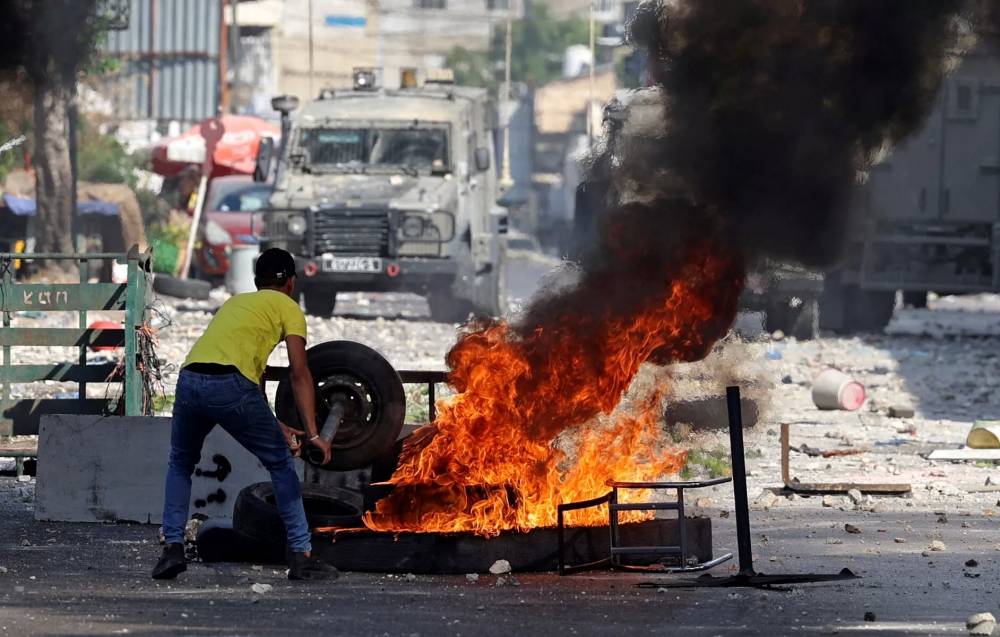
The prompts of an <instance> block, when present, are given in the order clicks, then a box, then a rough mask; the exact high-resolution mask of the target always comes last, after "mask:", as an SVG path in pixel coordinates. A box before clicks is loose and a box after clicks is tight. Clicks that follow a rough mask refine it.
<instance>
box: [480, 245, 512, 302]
mask: <svg viewBox="0 0 1000 637" xmlns="http://www.w3.org/2000/svg"><path fill="white" fill-rule="evenodd" d="M480 285H482V289H484V290H485V293H484V294H483V295H482V299H481V300H480V301H479V304H478V305H477V306H476V308H475V314H476V315H477V316H484V317H488V318H500V317H502V316H503V315H504V313H506V311H507V249H506V248H505V247H501V248H500V251H499V253H498V256H497V261H496V263H494V264H493V267H492V268H491V270H490V272H489V275H488V276H487V277H484V278H483V280H481V281H479V282H477V287H478V286H480ZM478 291H479V290H477V292H478Z"/></svg>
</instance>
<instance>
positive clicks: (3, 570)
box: [0, 566, 7, 575]
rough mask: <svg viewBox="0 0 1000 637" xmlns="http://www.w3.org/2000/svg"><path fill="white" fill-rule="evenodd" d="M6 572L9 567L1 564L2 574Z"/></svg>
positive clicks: (0, 572)
mask: <svg viewBox="0 0 1000 637" xmlns="http://www.w3.org/2000/svg"><path fill="white" fill-rule="evenodd" d="M5 573H7V567H6V566H0V575H3V574H5Z"/></svg>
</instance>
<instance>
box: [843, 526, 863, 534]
mask: <svg viewBox="0 0 1000 637" xmlns="http://www.w3.org/2000/svg"><path fill="white" fill-rule="evenodd" d="M844 530H845V531H847V532H848V533H861V527H859V526H854V525H853V524H845V525H844Z"/></svg>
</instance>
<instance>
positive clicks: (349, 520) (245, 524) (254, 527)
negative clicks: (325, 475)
mask: <svg viewBox="0 0 1000 637" xmlns="http://www.w3.org/2000/svg"><path fill="white" fill-rule="evenodd" d="M302 503H303V505H304V506H305V509H306V519H307V520H308V521H309V528H310V529H317V528H323V527H329V526H338V527H342V528H355V527H359V526H361V505H362V499H361V496H360V495H359V494H357V493H355V492H353V491H348V490H347V489H340V488H337V487H320V486H317V485H311V484H303V485H302ZM233 529H234V530H235V531H237V532H238V533H240V534H241V535H242V536H244V537H245V538H247V539H248V540H249V541H250V542H252V543H257V544H263V545H265V546H267V547H272V548H273V547H275V546H278V547H281V551H282V552H283V551H284V546H285V538H286V536H285V524H284V523H283V522H282V521H281V515H280V514H279V513H278V505H277V504H276V503H275V500H274V487H273V486H272V485H271V483H270V482H258V483H257V484H252V485H250V486H249V487H247V488H245V489H243V490H242V491H240V494H239V495H238V496H237V497H236V504H235V505H234V507H233Z"/></svg>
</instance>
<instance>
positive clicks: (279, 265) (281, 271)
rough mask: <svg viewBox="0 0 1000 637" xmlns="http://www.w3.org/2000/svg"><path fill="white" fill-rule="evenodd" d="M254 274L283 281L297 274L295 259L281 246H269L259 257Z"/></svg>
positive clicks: (262, 277) (268, 279) (265, 278)
mask: <svg viewBox="0 0 1000 637" xmlns="http://www.w3.org/2000/svg"><path fill="white" fill-rule="evenodd" d="M254 275H255V276H256V277H257V278H258V279H263V280H265V281H271V280H277V281H281V282H282V283H283V282H285V281H287V280H288V279H290V278H291V277H293V276H295V259H293V258H292V255H291V254H289V253H288V252H286V251H285V250H282V249H281V248H268V249H267V250H264V251H263V252H261V253H260V256H259V257H257V265H255V266H254Z"/></svg>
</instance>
